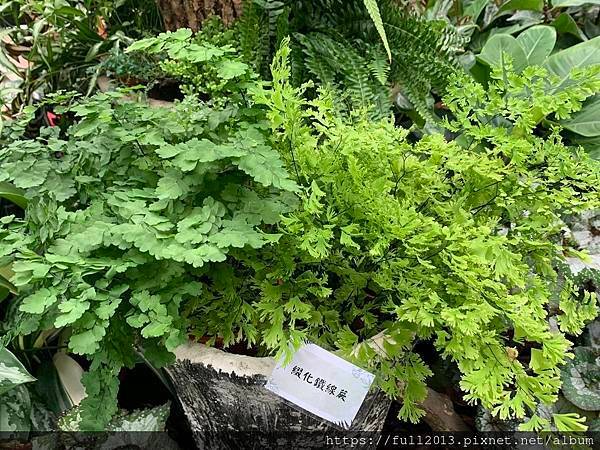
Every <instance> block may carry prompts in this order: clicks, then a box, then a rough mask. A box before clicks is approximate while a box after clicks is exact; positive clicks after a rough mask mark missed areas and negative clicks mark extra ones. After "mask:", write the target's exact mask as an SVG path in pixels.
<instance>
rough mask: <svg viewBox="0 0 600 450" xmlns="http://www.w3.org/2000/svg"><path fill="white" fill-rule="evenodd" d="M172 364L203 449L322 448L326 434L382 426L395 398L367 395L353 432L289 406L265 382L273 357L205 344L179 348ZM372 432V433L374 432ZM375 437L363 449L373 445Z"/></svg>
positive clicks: (171, 371) (177, 388) (172, 373)
mask: <svg viewBox="0 0 600 450" xmlns="http://www.w3.org/2000/svg"><path fill="white" fill-rule="evenodd" d="M176 354H177V362H176V363H175V364H174V365H173V366H170V367H169V368H168V373H169V377H170V378H171V380H172V381H173V385H174V387H175V391H176V393H177V396H178V397H179V400H180V402H181V404H182V407H183V411H184V413H185V415H186V416H187V418H188V421H189V423H190V427H191V429H192V433H193V435H194V439H195V441H196V444H197V445H198V448H199V449H212V448H223V449H239V448H248V444H249V443H252V444H253V448H275V447H277V448H281V447H282V444H283V445H285V446H286V447H287V448H290V449H292V448H293V449H305V448H324V447H325V446H326V444H327V442H326V439H327V436H328V435H329V436H330V437H331V438H334V437H336V436H352V435H353V433H357V434H356V435H359V434H360V433H359V432H360V431H380V430H381V429H382V428H383V423H384V421H385V418H386V415H387V413H388V410H389V407H390V403H391V401H390V400H389V399H388V398H387V397H386V396H385V394H383V393H382V392H381V391H379V390H372V391H371V392H369V394H368V395H367V397H366V399H365V401H364V403H363V405H362V407H361V409H360V410H359V411H358V414H357V416H356V418H355V419H354V421H353V422H352V426H351V428H350V430H349V431H342V430H340V429H338V428H336V427H335V426H333V425H332V424H330V423H329V422H325V421H323V420H320V419H318V418H316V417H314V416H312V415H309V414H308V413H306V412H304V411H303V410H300V409H297V408H295V407H293V406H291V405H290V403H288V402H287V401H286V400H284V399H282V398H281V397H278V396H277V395H275V394H274V393H272V392H271V391H269V390H267V389H266V388H265V387H264V385H265V383H266V380H267V377H268V376H269V375H270V374H271V372H272V370H273V368H274V367H275V361H274V360H273V359H272V358H253V357H250V356H241V355H232V354H230V353H225V352H223V351H221V350H217V349H215V348H211V347H206V346H204V345H202V344H192V343H190V344H187V345H184V346H182V347H179V348H178V349H177V350H176ZM370 436H371V437H372V436H373V435H370ZM375 447H376V439H374V440H373V442H371V443H370V445H369V442H367V443H366V445H363V446H361V448H373V449H374V448H375Z"/></svg>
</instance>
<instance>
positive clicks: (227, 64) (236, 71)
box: [217, 60, 249, 80]
mask: <svg viewBox="0 0 600 450" xmlns="http://www.w3.org/2000/svg"><path fill="white" fill-rule="evenodd" d="M248 69H249V66H248V64H245V63H243V62H240V61H230V60H226V61H223V62H222V63H220V64H219V65H218V66H217V75H219V77H221V78H223V79H224V80H231V79H233V78H236V77H239V76H241V75H244V74H245V73H246V72H247V71H248Z"/></svg>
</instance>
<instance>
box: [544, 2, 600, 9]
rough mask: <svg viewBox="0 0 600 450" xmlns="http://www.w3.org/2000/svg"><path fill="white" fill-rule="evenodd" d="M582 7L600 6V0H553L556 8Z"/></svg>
mask: <svg viewBox="0 0 600 450" xmlns="http://www.w3.org/2000/svg"><path fill="white" fill-rule="evenodd" d="M581 5H600V0H552V6H554V7H555V8H566V7H568V6H581Z"/></svg>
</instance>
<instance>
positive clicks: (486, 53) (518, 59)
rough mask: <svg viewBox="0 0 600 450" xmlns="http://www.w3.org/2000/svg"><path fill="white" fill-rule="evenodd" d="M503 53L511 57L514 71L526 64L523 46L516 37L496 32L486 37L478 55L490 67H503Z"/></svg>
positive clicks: (518, 70)
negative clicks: (486, 39) (488, 37)
mask: <svg viewBox="0 0 600 450" xmlns="http://www.w3.org/2000/svg"><path fill="white" fill-rule="evenodd" d="M505 55H508V56H510V57H511V58H512V64H513V68H514V70H515V71H516V72H520V71H521V70H523V69H524V68H525V67H526V66H527V55H526V54H525V51H524V50H523V47H521V44H519V41H517V39H515V38H514V37H512V36H510V35H507V34H497V35H494V36H492V37H491V38H490V39H488V41H487V42H486V43H485V45H484V46H483V49H482V50H481V53H480V54H479V55H478V57H479V59H481V60H482V61H484V62H485V63H486V64H487V65H489V66H490V67H503V66H504V60H505Z"/></svg>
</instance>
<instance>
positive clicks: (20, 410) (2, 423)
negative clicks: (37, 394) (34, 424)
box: [0, 386, 31, 438]
mask: <svg viewBox="0 0 600 450" xmlns="http://www.w3.org/2000/svg"><path fill="white" fill-rule="evenodd" d="M30 430H31V398H30V396H29V391H28V390H27V388H26V387H25V386H18V387H16V388H15V389H13V390H11V391H10V392H5V393H3V394H2V395H0V434H2V436H3V437H4V438H9V437H12V438H17V437H19V434H17V433H19V432H21V433H26V432H29V431H30Z"/></svg>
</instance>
